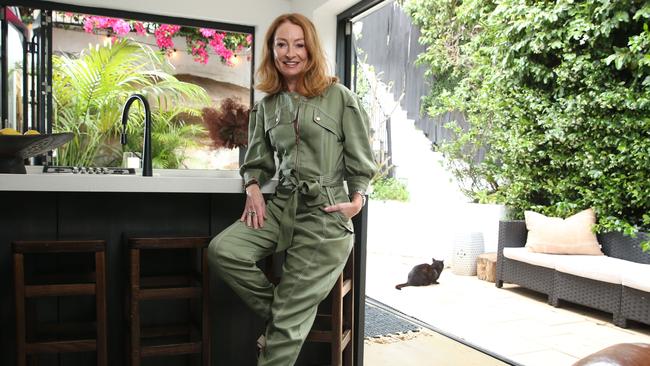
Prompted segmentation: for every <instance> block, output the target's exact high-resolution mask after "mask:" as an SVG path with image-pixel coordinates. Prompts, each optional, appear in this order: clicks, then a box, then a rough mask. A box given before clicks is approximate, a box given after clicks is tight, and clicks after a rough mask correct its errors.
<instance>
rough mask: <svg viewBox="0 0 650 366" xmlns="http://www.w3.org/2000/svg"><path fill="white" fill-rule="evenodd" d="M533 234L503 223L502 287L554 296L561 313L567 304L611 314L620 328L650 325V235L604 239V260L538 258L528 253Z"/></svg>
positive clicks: (517, 224)
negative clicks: (645, 246) (646, 247)
mask: <svg viewBox="0 0 650 366" xmlns="http://www.w3.org/2000/svg"><path fill="white" fill-rule="evenodd" d="M527 234H528V231H527V230H526V223H525V222H524V221H501V222H499V247H498V253H497V277H496V286H497V287H499V288H501V287H502V286H503V283H504V282H508V283H514V284H517V285H520V286H523V287H526V288H529V289H531V290H534V291H538V292H541V293H543V294H546V295H548V303H549V304H551V305H553V306H556V307H557V306H559V305H560V301H561V300H562V301H569V302H572V303H576V304H581V305H585V306H589V307H592V308H595V309H599V310H602V311H606V312H609V313H612V314H613V323H614V324H616V325H617V326H620V327H627V321H628V320H634V321H638V322H641V323H645V324H650V252H648V253H646V252H643V251H642V250H641V247H640V246H639V243H641V242H642V241H644V240H648V237H649V236H648V234H647V233H642V234H640V235H638V237H637V238H630V237H628V236H625V235H623V234H622V233H616V232H614V233H607V234H602V235H598V242H599V243H600V244H601V246H602V248H601V249H602V251H603V253H604V254H605V255H604V256H587V255H562V254H559V255H558V254H543V253H532V252H529V251H527V250H526V249H525V248H524V246H525V244H526V237H527ZM515 258H516V259H515Z"/></svg>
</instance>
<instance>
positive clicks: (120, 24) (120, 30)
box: [111, 19, 131, 36]
mask: <svg viewBox="0 0 650 366" xmlns="http://www.w3.org/2000/svg"><path fill="white" fill-rule="evenodd" d="M112 20H113V22H112V24H111V28H113V32H115V34H117V35H119V36H123V35H125V34H128V33H129V32H130V31H131V25H129V23H127V22H126V21H124V20H123V19H112Z"/></svg>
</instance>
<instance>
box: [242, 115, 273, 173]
mask: <svg viewBox="0 0 650 366" xmlns="http://www.w3.org/2000/svg"><path fill="white" fill-rule="evenodd" d="M239 173H240V174H241V176H242V177H243V178H244V182H249V181H251V180H252V179H255V180H257V182H259V184H260V186H262V185H264V183H266V182H267V181H268V180H269V179H271V178H272V177H273V175H274V174H275V159H274V156H273V148H272V147H271V142H270V141H269V139H268V137H267V136H266V133H265V131H264V110H263V108H262V107H261V105H260V103H257V104H255V106H254V107H253V109H251V113H250V116H249V122H248V150H247V151H246V156H245V157H244V164H243V165H242V166H241V168H240V169H239Z"/></svg>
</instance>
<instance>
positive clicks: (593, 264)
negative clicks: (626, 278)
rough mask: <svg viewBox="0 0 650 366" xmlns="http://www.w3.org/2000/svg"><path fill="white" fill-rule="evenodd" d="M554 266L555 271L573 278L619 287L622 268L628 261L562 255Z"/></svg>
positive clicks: (602, 257) (591, 256)
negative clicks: (577, 277)
mask: <svg viewBox="0 0 650 366" xmlns="http://www.w3.org/2000/svg"><path fill="white" fill-rule="evenodd" d="M558 257H561V258H559V259H558V260H557V262H556V264H555V270H556V271H559V272H563V273H568V274H571V275H574V276H579V277H584V278H589V279H592V280H596V281H602V282H609V283H613V284H617V285H620V284H621V283H622V273H623V268H625V266H627V265H629V263H630V262H629V261H625V260H622V259H618V258H611V257H606V256H593V255H562V256H558Z"/></svg>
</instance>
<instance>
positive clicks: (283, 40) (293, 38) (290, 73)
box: [273, 22, 309, 81]
mask: <svg viewBox="0 0 650 366" xmlns="http://www.w3.org/2000/svg"><path fill="white" fill-rule="evenodd" d="M273 56H274V60H275V67H277V68H278V71H280V74H282V76H284V79H285V80H288V81H289V80H296V79H297V78H298V77H299V76H300V75H301V74H302V73H303V71H304V70H305V64H306V63H307V61H308V60H309V55H308V53H307V47H306V45H305V35H304V33H303V31H302V28H301V27H300V26H299V25H296V24H293V23H291V22H284V23H282V24H280V26H279V27H278V28H277V29H276V30H275V36H274V38H273Z"/></svg>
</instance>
